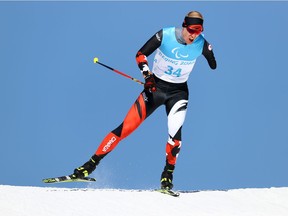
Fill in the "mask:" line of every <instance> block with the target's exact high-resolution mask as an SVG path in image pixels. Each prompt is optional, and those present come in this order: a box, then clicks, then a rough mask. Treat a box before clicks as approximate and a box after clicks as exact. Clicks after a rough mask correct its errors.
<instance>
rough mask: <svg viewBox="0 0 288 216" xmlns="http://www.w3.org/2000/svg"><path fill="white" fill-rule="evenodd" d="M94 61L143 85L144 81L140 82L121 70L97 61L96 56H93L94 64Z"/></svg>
mask: <svg viewBox="0 0 288 216" xmlns="http://www.w3.org/2000/svg"><path fill="white" fill-rule="evenodd" d="M96 63H98V64H100V65H102V66H104V67H106V68H108V69H110V70H112V71H114V72H116V73H118V74H120V75H122V76H124V77H126V78H128V79H131V80H133V81H135V82H137V83H139V84H141V85H144V83H143V82H141V81H140V80H138V79H135V78H133V77H131V76H129V75H127V74H125V73H123V72H121V71H118V70H116V69H114V68H112V67H109V66H108V65H105V64H103V63H101V62H99V60H98V58H96V57H95V58H94V64H96Z"/></svg>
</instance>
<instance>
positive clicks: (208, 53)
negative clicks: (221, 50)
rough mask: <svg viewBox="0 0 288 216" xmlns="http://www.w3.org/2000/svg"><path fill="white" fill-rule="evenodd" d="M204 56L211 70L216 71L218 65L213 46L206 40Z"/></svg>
mask: <svg viewBox="0 0 288 216" xmlns="http://www.w3.org/2000/svg"><path fill="white" fill-rule="evenodd" d="M202 54H203V55H204V57H205V58H206V60H207V62H208V64H209V66H210V68H211V69H213V70H214V69H216V67H217V63H216V59H215V56H214V53H213V49H212V46H211V44H209V43H208V42H207V41H206V40H205V42H204V46H203V51H202Z"/></svg>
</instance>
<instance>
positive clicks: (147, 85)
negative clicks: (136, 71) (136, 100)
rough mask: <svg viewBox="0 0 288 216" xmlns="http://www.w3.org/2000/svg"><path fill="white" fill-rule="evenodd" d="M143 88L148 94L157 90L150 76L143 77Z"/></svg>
mask: <svg viewBox="0 0 288 216" xmlns="http://www.w3.org/2000/svg"><path fill="white" fill-rule="evenodd" d="M144 88H145V89H146V90H148V91H149V92H155V91H156V90H157V89H156V83H155V79H154V77H153V75H152V74H148V75H147V76H145V84H144Z"/></svg>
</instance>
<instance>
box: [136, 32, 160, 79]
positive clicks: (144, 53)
mask: <svg viewBox="0 0 288 216" xmlns="http://www.w3.org/2000/svg"><path fill="white" fill-rule="evenodd" d="M162 36H163V31H162V29H161V30H160V31H158V32H157V33H156V34H155V35H153V36H152V37H151V38H150V39H149V40H148V41H147V42H146V43H145V44H144V45H143V46H142V47H141V49H140V50H138V52H137V54H136V62H137V65H138V67H139V69H140V71H141V72H142V74H143V76H144V78H145V77H146V76H147V75H149V74H150V73H151V72H150V69H149V66H148V61H147V57H148V56H149V55H151V54H152V53H153V52H154V51H155V50H156V49H157V48H158V47H160V45H161V42H162Z"/></svg>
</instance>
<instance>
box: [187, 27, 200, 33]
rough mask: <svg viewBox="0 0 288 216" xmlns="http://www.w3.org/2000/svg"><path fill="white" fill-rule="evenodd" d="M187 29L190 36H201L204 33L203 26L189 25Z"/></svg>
mask: <svg viewBox="0 0 288 216" xmlns="http://www.w3.org/2000/svg"><path fill="white" fill-rule="evenodd" d="M186 29H187V31H188V32H189V33H190V34H200V33H201V32H202V31H203V27H202V25H189V26H187V27H186Z"/></svg>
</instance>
